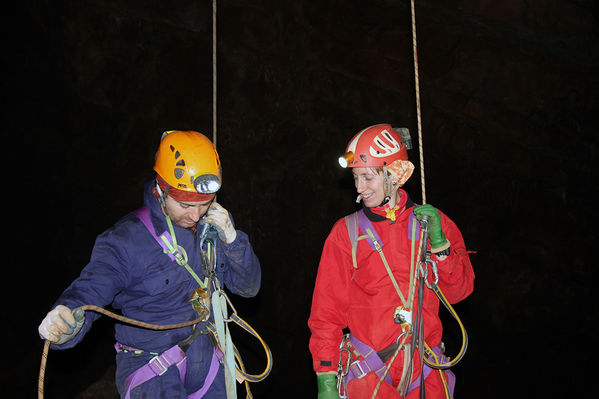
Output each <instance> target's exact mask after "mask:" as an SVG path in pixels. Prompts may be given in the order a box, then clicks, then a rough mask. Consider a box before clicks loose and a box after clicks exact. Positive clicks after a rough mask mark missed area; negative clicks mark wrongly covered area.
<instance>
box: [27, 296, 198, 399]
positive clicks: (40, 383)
mask: <svg viewBox="0 0 599 399" xmlns="http://www.w3.org/2000/svg"><path fill="white" fill-rule="evenodd" d="M81 309H83V310H84V311H85V310H93V311H94V312H98V313H102V314H104V315H106V316H109V317H112V318H113V319H116V320H119V321H122V322H123V323H127V324H132V325H135V326H138V327H143V328H148V329H151V330H172V329H175V328H182V327H188V326H192V325H194V324H198V323H199V322H201V321H203V319H204V318H203V317H200V318H198V319H195V320H192V321H188V322H185V323H178V324H168V325H156V324H150V323H146V322H143V321H138V320H133V319H130V318H128V317H125V316H122V315H119V314H116V313H113V312H111V311H109V310H106V309H104V308H101V307H99V306H95V305H83V306H81ZM49 350H50V341H48V340H46V342H45V343H44V350H43V352H42V361H41V364H40V373H39V378H38V395H37V397H38V398H39V399H43V398H44V377H45V375H46V363H47V362H48V352H49Z"/></svg>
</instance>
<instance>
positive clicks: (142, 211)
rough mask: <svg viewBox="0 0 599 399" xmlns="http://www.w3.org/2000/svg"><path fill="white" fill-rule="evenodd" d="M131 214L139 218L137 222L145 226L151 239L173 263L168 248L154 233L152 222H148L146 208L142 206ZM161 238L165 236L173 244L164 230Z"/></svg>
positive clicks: (172, 257) (148, 215)
mask: <svg viewBox="0 0 599 399" xmlns="http://www.w3.org/2000/svg"><path fill="white" fill-rule="evenodd" d="M131 213H133V214H134V215H135V216H137V217H138V218H139V220H141V221H142V223H143V224H144V226H146V229H147V230H148V232H149V233H150V234H151V235H152V237H154V239H155V240H156V242H157V243H158V244H159V245H160V246H161V247H162V249H164V250H165V251H166V254H167V255H168V256H169V258H171V260H172V261H174V260H175V257H174V256H173V254H171V253H169V252H168V250H169V249H168V247H167V246H166V244H165V243H164V241H162V239H160V237H158V236H157V235H156V232H155V231H154V226H153V225H152V221H151V220H150V212H149V209H148V207H147V206H145V205H144V206H142V207H141V208H139V209H136V210H134V211H133V212H131ZM161 236H165V237H166V238H167V239H168V240H169V242H173V240H172V239H171V235H170V233H169V232H168V231H166V230H165V231H164V233H162V234H161Z"/></svg>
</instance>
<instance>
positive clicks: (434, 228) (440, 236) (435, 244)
mask: <svg viewBox="0 0 599 399" xmlns="http://www.w3.org/2000/svg"><path fill="white" fill-rule="evenodd" d="M414 215H415V216H416V219H418V220H422V217H423V216H428V236H429V238H430V240H431V250H432V251H433V252H438V251H442V250H444V249H447V248H448V247H449V241H447V238H446V237H445V233H443V230H442V229H441V214H440V213H439V210H438V209H437V208H435V207H434V206H432V205H430V204H425V205H420V206H419V207H416V208H415V209H414Z"/></svg>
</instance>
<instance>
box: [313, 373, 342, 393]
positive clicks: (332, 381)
mask: <svg viewBox="0 0 599 399" xmlns="http://www.w3.org/2000/svg"><path fill="white" fill-rule="evenodd" d="M316 383H317V384H318V399H339V393H338V392H337V375H336V374H316Z"/></svg>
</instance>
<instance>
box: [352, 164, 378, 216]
mask: <svg viewBox="0 0 599 399" xmlns="http://www.w3.org/2000/svg"><path fill="white" fill-rule="evenodd" d="M352 174H353V175H354V185H355V186H356V191H357V192H358V194H360V195H361V196H362V201H363V202H364V205H365V206H367V207H368V208H374V207H377V206H379V205H380V204H381V202H383V200H384V199H385V188H384V180H385V179H384V178H383V172H382V171H377V170H376V169H374V168H352Z"/></svg>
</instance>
